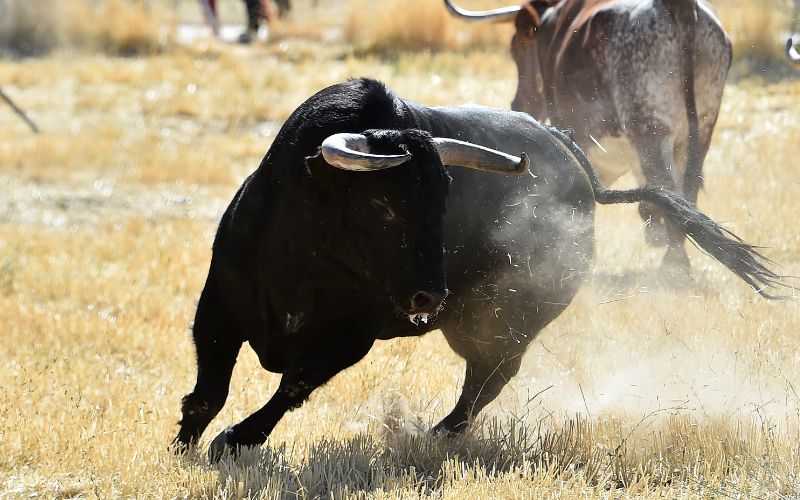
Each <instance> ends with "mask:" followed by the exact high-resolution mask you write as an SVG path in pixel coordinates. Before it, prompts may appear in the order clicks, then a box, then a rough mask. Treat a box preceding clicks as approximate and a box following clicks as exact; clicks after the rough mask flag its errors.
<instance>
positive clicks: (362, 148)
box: [320, 133, 411, 172]
mask: <svg viewBox="0 0 800 500" xmlns="http://www.w3.org/2000/svg"><path fill="white" fill-rule="evenodd" d="M320 149H321V150H322V157H323V158H325V161H326V162H328V163H329V164H331V165H333V166H334V167H337V168H341V169H343V170H353V171H358V172H368V171H371V170H383V169H385V168H391V167H394V166H397V165H400V164H401V163H403V162H405V161H408V160H409V159H410V158H411V155H410V154H408V153H406V154H402V155H376V154H373V153H370V152H369V144H368V143H367V138H366V136H364V135H361V134H345V133H342V134H333V135H332V136H330V137H328V138H327V139H325V140H324V141H322V146H321V148H320Z"/></svg>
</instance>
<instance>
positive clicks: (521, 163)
mask: <svg viewBox="0 0 800 500" xmlns="http://www.w3.org/2000/svg"><path fill="white" fill-rule="evenodd" d="M433 144H434V145H435V146H436V151H437V152H438V153H439V158H441V159H442V163H444V164H445V165H451V166H454V167H455V166H457V167H467V168H474V169H475V170H483V171H485V172H494V173H500V174H512V175H520V174H524V173H525V172H527V171H528V167H529V162H528V156H527V155H526V154H525V153H522V157H519V156H513V155H510V154H506V153H503V152H502V151H497V150H496V149H490V148H486V147H483V146H479V145H478V144H472V143H471V142H464V141H459V140H456V139H447V138H444V137H434V138H433Z"/></svg>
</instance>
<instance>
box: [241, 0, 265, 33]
mask: <svg viewBox="0 0 800 500" xmlns="http://www.w3.org/2000/svg"><path fill="white" fill-rule="evenodd" d="M244 3H245V5H247V30H248V31H253V32H256V31H258V25H259V24H260V23H261V18H263V17H264V12H262V9H261V2H260V1H259V0H245V2H244Z"/></svg>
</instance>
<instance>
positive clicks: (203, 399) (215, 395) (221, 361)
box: [173, 280, 242, 451]
mask: <svg viewBox="0 0 800 500" xmlns="http://www.w3.org/2000/svg"><path fill="white" fill-rule="evenodd" d="M209 282H211V280H209ZM221 310H222V308H221V307H220V303H219V301H218V296H217V294H216V292H215V287H214V286H213V285H209V284H207V285H206V287H205V289H203V293H202V294H201V295H200V301H199V302H198V305H197V313H196V315H195V321H194V327H193V337H194V343H195V348H196V350H197V382H196V383H195V386H194V390H193V391H192V392H190V393H189V394H187V395H186V396H184V398H183V400H182V404H181V412H182V414H183V418H182V419H181V421H180V430H179V431H178V435H177V437H175V440H174V441H173V445H174V446H175V448H176V450H178V451H183V450H185V449H186V448H187V447H188V446H189V445H192V444H195V443H196V442H197V441H198V440H199V439H200V436H201V435H202V434H203V431H204V430H205V429H206V427H207V426H208V424H209V423H210V422H211V420H213V419H214V417H215V416H216V415H217V413H219V411H220V410H221V409H222V407H223V406H224V405H225V400H226V399H227V397H228V387H229V385H230V380H231V374H232V373H233V366H234V364H236V357H237V356H238V354H239V349H240V348H241V346H242V341H241V340H239V339H238V337H236V336H235V335H231V332H230V331H229V329H230V327H231V326H230V325H227V324H225V321H224V319H223V318H222V316H221Z"/></svg>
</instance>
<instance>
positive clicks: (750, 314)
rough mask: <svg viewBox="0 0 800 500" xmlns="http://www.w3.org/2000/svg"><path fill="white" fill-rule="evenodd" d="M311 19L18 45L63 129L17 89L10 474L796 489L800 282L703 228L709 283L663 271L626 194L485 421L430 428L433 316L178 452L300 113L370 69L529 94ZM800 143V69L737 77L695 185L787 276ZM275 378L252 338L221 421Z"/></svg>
mask: <svg viewBox="0 0 800 500" xmlns="http://www.w3.org/2000/svg"><path fill="white" fill-rule="evenodd" d="M317 35H318V36H316V37H311V38H310V39H309V38H306V39H297V38H293V37H291V36H286V37H285V38H283V40H281V41H280V42H276V43H273V44H269V45H261V46H257V47H254V48H251V49H244V48H241V47H230V46H221V45H217V44H207V45H201V46H200V47H197V48H193V49H174V50H171V51H169V52H167V53H165V54H162V55H158V56H154V57H151V58H147V59H135V58H134V59H123V58H110V57H105V56H101V55H91V54H87V53H81V52H79V53H56V54H54V55H51V56H48V57H46V58H41V59H29V60H23V61H17V62H12V61H9V60H2V61H0V82H2V83H3V85H4V88H5V89H6V90H7V91H9V92H10V93H12V94H13V95H14V97H15V98H16V99H17V100H18V101H19V102H21V103H24V105H25V106H26V107H27V108H28V109H29V110H30V112H31V114H32V115H33V116H34V117H35V118H36V119H37V120H38V121H39V124H40V126H41V128H42V129H43V130H44V133H43V134H41V135H39V136H33V135H31V134H30V133H29V132H28V130H27V129H25V127H24V125H22V124H21V123H20V122H18V120H17V119H16V118H15V117H14V116H13V115H12V114H11V113H10V111H9V110H8V109H6V108H0V130H2V138H1V139H0V183H2V185H3V187H2V189H1V190H0V193H2V196H0V235H2V237H0V326H1V327H2V335H0V360H1V361H0V446H1V447H2V453H0V496H25V497H28V496H31V495H34V494H38V495H40V496H45V497H54V496H60V497H70V496H76V495H79V496H86V497H94V496H97V497H101V498H107V497H114V496H122V497H130V496H143V497H146V496H158V497H182V496H191V497H197V496H219V497H241V496H266V497H273V496H282V495H287V494H289V495H294V494H297V495H300V496H316V495H325V494H334V495H344V494H349V495H368V496H377V497H381V496H390V497H395V496H406V497H416V496H417V495H419V494H423V495H436V496H443V497H450V498H458V497H464V496H466V497H471V498H473V497H474V498H477V497H486V496H489V495H491V496H497V495H501V496H507V497H518V496H532V495H534V496H540V495H541V496H553V497H565V498H571V497H573V496H576V495H581V496H586V497H595V496H615V497H617V496H626V495H630V496H645V497H651V496H653V497H656V496H661V497H666V498H672V497H676V496H685V497H708V496H711V497H713V496H726V495H734V496H737V495H744V496H779V495H787V496H792V495H797V494H798V492H800V478H799V477H798V473H800V448H798V445H799V444H800V443H799V442H798V437H799V435H798V432H799V430H798V423H799V421H800V396H799V395H798V392H797V391H799V390H800V355H798V347H799V346H800V341H799V340H798V337H797V334H798V330H799V329H800V303H798V302H797V301H785V302H776V303H769V302H766V301H764V300H762V299H760V298H758V297H757V296H756V295H755V294H754V292H753V291H752V290H750V289H749V288H748V287H747V286H745V285H744V284H742V283H740V282H738V281H736V280H735V279H734V278H733V276H732V275H731V274H729V273H728V272H727V271H725V270H724V269H723V268H722V267H721V266H720V265H718V264H716V263H714V262H712V261H710V260H709V259H708V258H707V257H706V256H704V255H702V254H700V253H699V252H697V251H695V250H694V249H691V257H692V262H693V264H694V272H695V275H696V277H697V280H698V284H697V285H696V286H694V287H690V288H687V289H685V290H671V289H665V288H663V287H661V286H660V285H659V283H658V281H657V279H656V278H655V273H654V269H655V267H656V265H657V263H658V261H659V258H660V252H658V251H656V250H652V249H650V248H647V247H646V246H645V245H644V243H643V241H642V239H643V238H642V235H641V229H640V221H639V219H638V217H637V216H636V213H635V209H634V208H631V207H612V208H601V209H600V210H599V212H598V217H597V231H596V234H597V241H598V251H597V258H596V261H595V268H594V271H593V277H592V280H591V282H590V284H588V285H587V286H586V287H584V289H583V290H582V292H581V293H580V294H579V296H578V297H577V299H576V300H575V302H574V303H573V304H572V305H571V306H570V307H569V308H568V310H567V311H566V313H564V314H563V315H562V316H561V317H560V318H559V319H558V320H556V321H555V322H554V323H553V324H552V325H551V326H550V327H548V328H547V329H546V330H545V331H544V332H543V333H542V334H541V336H540V337H539V338H538V339H537V340H536V341H535V342H534V343H533V344H532V346H531V348H530V350H529V352H528V354H527V356H526V358H525V361H524V363H523V370H522V372H521V373H520V375H519V376H518V377H517V378H516V379H515V380H514V382H513V383H512V384H511V386H510V387H509V388H508V389H507V390H506V391H504V393H503V394H502V395H501V397H500V398H499V399H498V401H497V402H495V403H494V404H493V405H492V406H491V407H490V408H489V409H488V411H487V412H486V413H485V417H486V419H485V420H484V421H483V422H481V423H479V424H478V425H475V426H474V429H473V432H472V433H471V434H470V435H469V436H467V437H465V438H464V439H460V440H456V441H454V442H451V441H446V440H444V441H442V440H436V439H432V438H430V437H427V436H426V435H425V430H427V429H428V428H429V427H430V426H431V425H432V424H433V423H435V422H436V420H437V419H438V418H440V417H441V416H443V415H444V414H445V413H446V412H447V411H449V409H450V408H451V406H452V404H453V403H454V402H455V399H456V398H457V396H458V389H459V386H460V380H461V378H462V376H463V363H462V362H461V361H460V360H459V359H458V358H457V357H456V356H455V355H453V354H452V353H451V352H450V351H449V349H448V348H447V346H446V344H445V342H444V341H443V339H442V337H441V335H440V334H438V333H433V334H430V335H428V336H427V337H425V338H422V339H403V340H395V341H389V342H381V343H379V344H378V345H376V347H375V348H374V349H373V351H372V352H371V353H370V354H369V356H367V358H366V359H364V360H363V361H362V362H360V363H359V364H358V365H357V366H355V367H354V368H351V369H349V370H347V371H346V372H344V373H342V374H340V375H339V376H338V377H337V378H335V379H334V380H333V381H332V382H331V383H330V384H328V385H327V386H326V387H324V388H322V389H320V390H318V391H317V392H316V393H315V394H314V395H313V397H312V398H311V400H310V401H309V402H308V403H307V404H306V405H305V406H304V407H303V408H302V409H300V410H298V411H295V412H293V413H291V414H289V415H287V416H286V417H285V418H284V419H283V421H282V422H281V423H280V424H279V425H278V427H277V428H276V430H275V432H274V433H273V435H272V436H271V437H270V440H269V443H268V444H267V445H266V446H265V447H264V448H262V449H261V450H259V451H252V452H248V453H245V455H244V456H243V457H242V459H241V460H240V461H239V462H238V463H232V462H229V461H228V462H225V463H223V464H221V465H220V466H213V465H210V464H208V463H207V461H206V460H205V458H204V457H203V455H202V454H201V453H198V454H195V455H191V456H189V457H186V458H181V459H179V458H175V457H173V456H172V455H171V454H170V453H169V452H168V450H167V444H168V443H169V441H170V440H171V438H172V437H173V435H174V433H175V432H176V428H177V427H176V425H175V422H176V421H177V420H178V418H179V401H180V398H181V396H182V395H183V394H184V393H185V392H187V391H188V390H189V389H190V388H191V385H192V383H193V376H194V359H193V356H194V354H193V347H192V345H191V341H190V333H189V323H190V320H191V318H192V315H193V310H194V305H195V301H196V299H197V297H198V294H199V292H200V289H201V286H202V283H203V280H204V278H205V273H206V271H207V266H208V262H209V257H210V245H211V241H212V237H213V234H214V231H215V228H216V224H217V222H218V219H219V216H220V215H221V213H222V211H223V210H224V207H225V206H226V204H227V202H228V200H229V199H230V197H231V196H232V195H233V193H234V192H235V190H236V188H237V186H238V184H239V183H240V182H241V181H242V180H243V178H244V177H245V176H246V175H247V174H248V173H249V172H250V171H251V170H252V169H253V168H255V166H256V165H257V164H258V162H259V160H260V158H261V156H262V155H263V153H264V152H265V151H266V149H267V148H268V147H269V145H270V143H271V141H272V139H273V138H274V135H275V133H276V132H277V130H278V128H279V126H280V123H281V121H282V120H283V119H285V117H286V116H287V114H288V113H289V112H291V110H292V109H294V107H296V106H297V105H298V104H299V103H300V102H302V100H303V99H304V98H305V97H307V96H308V95H310V94H311V93H312V92H314V91H316V90H317V89H319V88H321V87H322V86H324V85H327V84H330V83H334V82H337V81H340V80H342V79H344V78H346V77H348V76H355V75H370V76H374V77H377V78H380V79H383V80H385V81H387V82H388V83H389V84H390V86H391V87H393V88H394V89H396V90H397V91H398V92H399V93H400V94H401V95H403V96H407V97H410V98H413V99H416V100H419V101H422V102H426V103H430V104H455V103H462V102H476V103H481V104H486V105H493V106H498V107H507V106H508V102H509V101H510V99H511V97H512V94H513V90H514V88H513V82H514V76H515V75H514V71H513V68H512V66H511V63H510V60H509V58H508V55H507V53H506V51H505V48H504V47H503V46H494V47H491V46H489V47H487V48H484V49H480V50H477V51H456V52H447V51H445V52H442V53H436V54H431V53H428V52H425V51H422V52H414V53H400V54H395V55H393V56H391V57H388V58H380V57H378V56H376V55H370V53H369V52H364V53H360V55H359V52H355V53H354V52H353V50H352V49H351V47H350V46H349V45H346V44H341V43H332V42H330V41H326V40H324V36H323V35H319V34H317ZM354 54H355V55H354ZM798 158H800V82H798V80H796V79H785V80H781V81H775V82H772V83H767V82H765V81H762V80H760V79H744V80H738V81H735V82H729V84H728V87H727V89H726V94H725V100H724V107H723V110H722V113H721V116H720V120H719V125H718V128H717V133H716V136H715V140H714V143H713V145H712V148H711V153H710V155H709V158H708V160H707V163H706V173H707V179H708V180H707V184H706V189H705V191H704V192H703V193H702V195H701V198H700V206H701V207H702V209H703V210H704V211H705V212H706V213H708V214H710V215H711V216H712V217H713V218H715V219H716V220H718V221H725V222H726V223H727V227H729V228H730V229H732V230H733V231H735V232H736V233H737V234H739V235H741V236H742V237H744V238H745V239H747V240H748V241H751V242H755V243H758V244H760V245H763V246H764V247H766V248H765V249H764V253H765V254H766V255H767V256H769V257H770V258H773V259H774V260H775V261H777V262H779V263H780V264H781V265H782V266H783V268H782V270H783V271H785V272H786V273H792V274H800V230H799V229H798V228H799V227H800V225H798V218H799V217H800V183H799V182H798V178H799V177H798V170H797V168H798V166H797V165H798V161H800V160H798ZM632 182H633V181H632V179H631V178H630V177H626V178H624V179H623V180H622V181H621V182H620V185H632ZM277 381H278V376H277V375H272V374H268V373H266V372H264V371H263V370H261V369H260V367H259V366H258V363H257V360H256V358H255V356H254V355H253V354H252V353H251V352H249V351H248V350H247V349H245V350H244V351H243V354H242V355H241V356H240V362H239V364H238V365H237V368H236V371H235V373H234V377H233V382H232V390H231V395H230V398H229V400H228V405H227V406H226V408H225V409H224V410H223V412H222V413H221V414H220V415H219V417H217V419H216V420H215V421H214V422H213V424H212V426H211V427H210V428H209V430H208V431H207V436H206V438H209V437H210V436H213V435H215V434H216V433H217V432H218V431H220V430H221V429H222V428H223V427H224V426H226V425H229V424H231V423H234V422H236V421H238V420H240V419H241V418H243V417H244V416H246V415H247V414H248V413H249V412H251V411H253V410H255V409H256V408H258V407H259V406H260V405H261V404H263V402H264V401H265V400H266V399H267V398H268V397H269V396H270V395H271V393H272V391H273V390H274V389H275V387H276V385H277ZM539 393H541V394H539ZM537 394H538V395H537ZM534 396H535V397H534ZM204 444H207V441H204Z"/></svg>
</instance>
